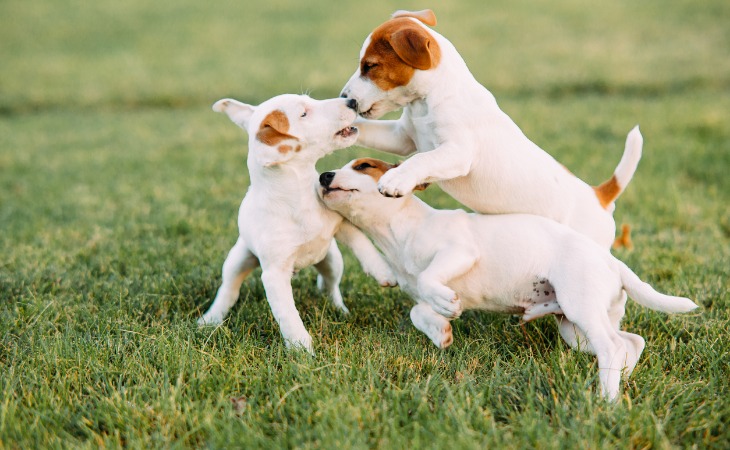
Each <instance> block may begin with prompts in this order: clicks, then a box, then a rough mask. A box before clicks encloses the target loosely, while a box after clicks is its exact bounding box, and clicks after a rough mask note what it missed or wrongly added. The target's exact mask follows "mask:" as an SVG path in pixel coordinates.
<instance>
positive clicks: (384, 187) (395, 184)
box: [378, 168, 418, 197]
mask: <svg viewBox="0 0 730 450" xmlns="http://www.w3.org/2000/svg"><path fill="white" fill-rule="evenodd" d="M416 184H418V181H417V180H414V179H411V177H409V176H408V175H407V174H405V173H403V172H402V171H401V170H399V169H398V168H395V169H391V170H389V171H387V172H385V173H384V174H383V176H382V177H380V181H379V182H378V191H380V193H381V194H383V195H384V196H386V197H403V196H404V195H406V194H410V193H411V192H413V188H414V187H416Z"/></svg>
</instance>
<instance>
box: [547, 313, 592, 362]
mask: <svg viewBox="0 0 730 450" xmlns="http://www.w3.org/2000/svg"><path fill="white" fill-rule="evenodd" d="M555 319H556V320H557V321H558V329H559V330H560V335H561V336H562V337H563V339H564V340H565V342H566V343H567V344H568V345H570V348H572V349H574V350H578V351H581V352H585V353H590V354H591V355H595V354H596V351H595V350H594V349H593V347H592V346H591V343H590V342H588V338H587V337H586V335H585V333H583V331H581V330H580V329H579V328H578V327H577V326H576V325H575V324H574V323H573V322H571V321H570V320H568V318H567V317H565V316H562V315H561V316H555Z"/></svg>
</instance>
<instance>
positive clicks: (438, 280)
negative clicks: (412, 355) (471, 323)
mask: <svg viewBox="0 0 730 450" xmlns="http://www.w3.org/2000/svg"><path fill="white" fill-rule="evenodd" d="M476 262H477V256H476V255H475V254H474V253H473V251H470V250H469V249H465V248H461V247H450V248H447V249H444V250H441V251H439V252H438V253H436V255H435V256H434V257H433V259H432V260H431V264H429V265H428V267H426V269H425V270H424V271H423V272H421V273H420V275H418V293H419V298H420V299H421V300H423V301H425V302H426V303H428V304H429V305H430V306H431V307H432V308H433V310H434V311H436V312H437V313H439V314H441V315H442V316H444V317H446V318H449V319H453V318H456V317H459V316H460V315H461V308H462V307H461V300H459V296H458V295H457V294H456V292H454V291H453V290H452V289H451V288H449V287H448V286H446V283H448V282H449V281H450V280H452V279H454V278H456V277H458V276H460V275H463V274H465V273H466V272H468V271H469V270H470V269H471V268H472V267H473V266H474V264H476Z"/></svg>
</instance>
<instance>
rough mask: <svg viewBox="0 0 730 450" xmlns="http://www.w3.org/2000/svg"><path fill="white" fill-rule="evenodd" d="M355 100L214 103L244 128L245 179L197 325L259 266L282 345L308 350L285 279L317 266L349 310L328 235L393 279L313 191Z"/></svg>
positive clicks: (220, 309)
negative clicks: (217, 282) (235, 232)
mask: <svg viewBox="0 0 730 450" xmlns="http://www.w3.org/2000/svg"><path fill="white" fill-rule="evenodd" d="M353 103H354V102H352V101H348V100H345V99H341V98H339V99H331V100H322V101H317V100H313V99H311V98H309V97H307V96H304V95H289V94H287V95H280V96H278V97H274V98H272V99H270V100H268V101H266V102H264V103H262V104H261V105H259V106H251V105H247V104H244V103H241V102H239V101H236V100H232V99H223V100H219V101H218V102H216V103H215V104H214V105H213V110H214V111H217V112H225V113H226V114H227V115H228V117H229V118H230V119H231V121H233V123H235V124H236V125H238V126H240V127H241V128H243V129H245V130H246V131H247V132H248V135H249V152H248V169H249V172H250V175H251V186H250V187H249V189H248V192H247V193H246V196H245V197H244V199H243V202H242V203H241V208H240V210H239V213H238V229H239V237H238V241H237V242H236V244H235V245H234V246H233V248H232V249H231V251H230V252H229V254H228V257H227V258H226V260H225V262H224V263H223V283H222V284H221V286H220V288H219V289H218V294H217V295H216V297H215V300H214V301H213V304H212V305H211V306H210V308H209V309H208V311H207V312H206V313H205V314H204V315H203V317H201V318H200V320H198V323H199V324H200V325H216V324H219V323H221V322H222V321H223V319H224V318H225V316H226V315H227V314H228V312H229V311H230V309H231V308H232V307H233V305H234V304H235V303H236V301H237V300H238V296H239V290H240V288H241V283H243V280H244V279H245V278H246V276H247V275H248V274H249V273H251V271H252V270H254V269H255V268H256V267H258V266H261V268H262V274H261V281H262V282H263V284H264V288H265V290H266V298H267V300H268V302H269V305H270V306H271V312H272V313H273V314H274V318H275V319H276V321H277V323H278V324H279V327H280V329H281V334H282V335H283V337H284V340H285V341H286V344H287V346H295V347H301V348H304V349H306V350H307V351H309V352H310V353H312V352H313V347H312V338H311V336H310V335H309V333H308V332H307V330H306V329H305V327H304V324H303V323H302V319H301V318H300V316H299V312H298V311H297V309H296V306H295V304H294V297H293V294H292V287H291V278H292V274H294V273H296V272H297V271H298V270H300V269H303V268H305V267H308V266H312V265H313V266H314V267H315V268H316V269H317V271H318V272H319V276H318V278H317V285H318V286H319V287H320V289H322V290H324V291H325V292H327V293H328V294H329V295H330V296H331V297H332V302H333V303H334V305H335V306H336V307H337V308H339V309H340V310H341V311H343V312H345V313H347V312H348V311H347V307H345V304H344V302H343V300H342V295H341V293H340V288H339V283H340V279H341V277H342V271H343V262H342V255H341V254H340V250H339V249H338V248H337V243H336V242H335V240H334V239H333V238H334V237H336V238H337V239H338V240H339V241H340V242H342V243H344V244H345V245H347V246H349V247H350V248H352V250H353V252H354V254H355V256H356V257H357V258H358V260H359V261H360V263H361V264H362V266H363V269H364V270H365V272H367V273H368V274H370V275H372V276H373V277H375V279H376V280H377V281H378V282H379V283H380V284H381V285H383V286H391V285H395V279H394V275H393V274H392V272H391V270H390V267H389V266H388V264H387V263H386V262H385V261H384V260H383V259H382V257H381V255H380V253H378V251H377V249H375V247H373V245H372V243H371V242H370V240H369V239H368V238H367V237H366V236H365V235H363V234H362V232H360V230H358V229H357V228H355V227H354V226H352V224H350V223H349V222H347V221H345V220H343V218H342V216H340V215H339V214H337V213H335V212H333V211H331V210H329V209H327V208H325V207H324V205H323V204H322V203H321V201H320V199H319V198H318V197H317V194H316V192H315V190H316V186H317V178H318V174H317V171H316V169H315V163H316V162H317V160H318V159H320V158H321V157H323V156H325V155H327V154H329V153H331V152H333V151H335V150H337V149H340V148H344V147H348V146H350V145H352V144H353V143H354V142H355V140H356V139H357V133H358V130H357V128H355V127H353V126H352V124H353V122H354V120H355V117H356V114H355V111H354V110H353V106H354V104H353Z"/></svg>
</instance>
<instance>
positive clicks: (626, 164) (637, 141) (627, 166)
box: [613, 125, 644, 190]
mask: <svg viewBox="0 0 730 450" xmlns="http://www.w3.org/2000/svg"><path fill="white" fill-rule="evenodd" d="M643 146H644V138H643V137H642V136H641V131H639V126H638V125H636V126H635V127H634V128H633V129H632V130H631V131H629V134H628V136H626V146H625V147H624V154H623V156H621V161H619V163H618V166H616V170H615V171H614V172H613V175H614V176H615V177H616V181H618V185H619V186H621V190H624V189H626V186H627V185H628V184H629V182H630V181H631V178H633V176H634V172H636V167H638V165H639V160H640V159H641V150H642V147H643Z"/></svg>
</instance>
